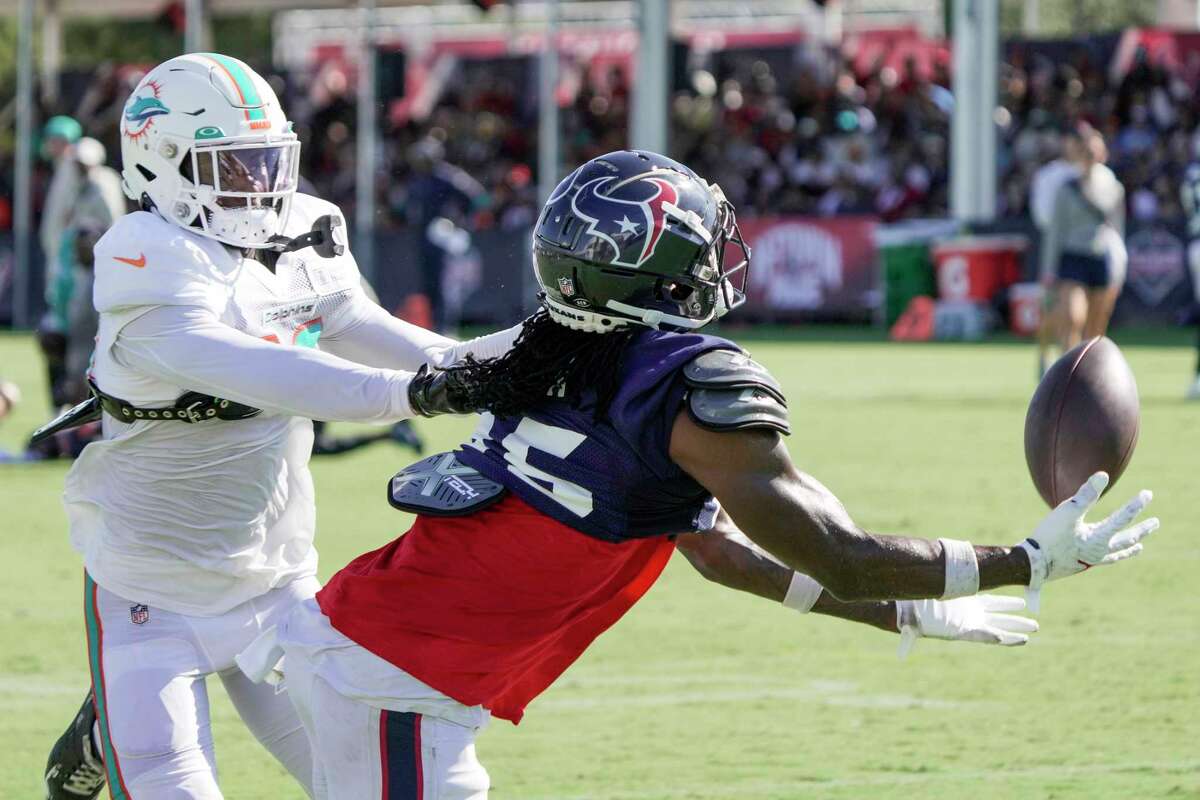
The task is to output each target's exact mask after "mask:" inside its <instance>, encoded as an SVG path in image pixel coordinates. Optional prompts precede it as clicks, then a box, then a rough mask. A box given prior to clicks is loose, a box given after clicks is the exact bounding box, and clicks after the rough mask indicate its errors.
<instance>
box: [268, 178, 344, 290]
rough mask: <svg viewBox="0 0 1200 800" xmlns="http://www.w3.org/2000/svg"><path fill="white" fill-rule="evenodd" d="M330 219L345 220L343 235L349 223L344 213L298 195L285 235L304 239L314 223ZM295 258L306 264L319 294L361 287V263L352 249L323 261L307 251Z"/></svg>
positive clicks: (326, 203) (320, 200)
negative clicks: (355, 258) (304, 235)
mask: <svg viewBox="0 0 1200 800" xmlns="http://www.w3.org/2000/svg"><path fill="white" fill-rule="evenodd" d="M327 215H328V216H332V217H335V218H337V219H340V220H342V231H343V233H344V232H346V227H345V226H346V221H345V218H344V217H343V216H342V211H341V209H339V208H338V207H337V206H336V205H334V204H333V203H330V202H329V201H328V200H322V199H321V198H319V197H313V196H312V195H311V194H301V193H300V192H297V193H296V194H295V195H293V197H292V209H291V211H290V212H289V213H288V221H287V226H286V227H285V228H284V235H286V236H287V237H289V238H294V237H296V236H302V235H303V234H306V233H308V232H309V231H310V230H312V227H313V223H315V222H316V221H317V219H318V218H320V217H324V216H327ZM291 256H292V254H286V255H285V256H284V257H285V258H287V257H291ZM295 257H298V258H300V259H302V260H303V261H304V263H305V265H306V267H307V269H308V273H309V278H310V279H312V282H313V288H314V289H316V290H317V292H318V293H319V294H332V293H333V292H338V291H343V290H345V289H348V288H351V287H354V286H358V285H359V283H360V282H361V281H362V278H361V276H360V275H359V272H358V263H357V262H356V261H355V260H354V255H353V254H352V253H351V252H350V248H349V247H346V248H345V249H344V250H343V251H342V254H341V255H338V256H332V257H330V258H322V257H321V256H320V255H318V254H317V253H316V251H314V250H308V249H306V250H300V251H298V252H297V253H295Z"/></svg>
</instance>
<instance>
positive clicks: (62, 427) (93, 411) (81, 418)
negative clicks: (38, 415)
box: [29, 395, 100, 445]
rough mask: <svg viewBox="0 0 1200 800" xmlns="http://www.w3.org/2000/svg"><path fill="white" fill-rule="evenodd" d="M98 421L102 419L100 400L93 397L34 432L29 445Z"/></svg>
mask: <svg viewBox="0 0 1200 800" xmlns="http://www.w3.org/2000/svg"><path fill="white" fill-rule="evenodd" d="M98 419H100V398H98V397H96V396H95V395H92V396H91V397H89V398H88V399H87V400H84V401H83V402H82V403H80V404H79V405H77V406H75V407H73V408H70V409H68V410H66V411H64V412H63V413H61V414H59V415H58V416H57V417H55V418H54V419H52V420H50V421H49V422H47V423H46V424H45V425H43V426H42V427H40V428H38V429H37V430H36V431H34V432H33V435H32V436H30V437H29V444H30V445H35V444H37V443H38V442H41V441H42V440H43V439H49V438H50V437H51V436H53V435H54V434H56V433H62V432H63V431H69V430H71V429H72V428H79V427H82V426H84V425H87V424H88V423H89V422H95V421H96V420H98Z"/></svg>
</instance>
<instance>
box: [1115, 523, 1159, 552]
mask: <svg viewBox="0 0 1200 800" xmlns="http://www.w3.org/2000/svg"><path fill="white" fill-rule="evenodd" d="M1158 525H1159V522H1158V517H1151V518H1150V519H1145V520H1142V521H1141V522H1139V523H1138V524H1137V525H1134V526H1133V527H1132V528H1126V529H1125V530H1123V531H1121V532H1120V533H1118V534H1117V535H1115V536H1113V537H1112V538H1111V539H1109V540H1108V549H1109V550H1126V549H1128V548H1129V547H1131V546H1133V545H1135V544H1137V543H1138V542H1140V541H1141V540H1142V539H1145V538H1146V537H1147V536H1149V535H1150V534H1152V533H1154V532H1155V531H1156V530H1158Z"/></svg>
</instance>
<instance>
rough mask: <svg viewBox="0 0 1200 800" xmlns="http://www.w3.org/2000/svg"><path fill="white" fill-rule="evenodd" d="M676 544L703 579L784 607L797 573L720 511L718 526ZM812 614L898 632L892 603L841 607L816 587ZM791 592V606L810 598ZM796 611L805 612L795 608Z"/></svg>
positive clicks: (846, 604) (838, 602) (803, 602)
mask: <svg viewBox="0 0 1200 800" xmlns="http://www.w3.org/2000/svg"><path fill="white" fill-rule="evenodd" d="M675 546H676V548H677V549H678V550H679V552H681V553H683V555H684V557H685V558H687V560H688V563H690V564H691V565H692V566H693V567H695V569H696V571H697V572H699V573H700V574H701V575H703V576H704V577H705V578H706V579H708V580H710V581H712V582H714V583H719V584H721V585H722V586H725V587H728V588H730V589H736V590H738V591H741V592H748V593H750V594H754V595H758V596H759V597H762V598H765V599H767V600H771V601H774V602H776V603H784V604H785V605H786V604H788V602H787V601H788V599H789V597H788V595H789V589H791V587H792V583H793V580H794V578H795V576H796V572H795V571H794V570H792V569H789V568H788V567H785V566H783V565H782V564H780V563H779V562H778V561H776V560H775V559H774V558H772V557H771V556H770V555H768V554H767V553H766V552H764V551H763V550H762V549H761V548H759V547H756V546H755V545H754V543H753V542H751V541H750V540H749V539H747V538H746V537H745V536H744V535H743V534H742V533H741V531H739V530H738V529H737V526H736V525H734V524H733V520H732V519H730V518H729V515H728V514H726V513H725V512H724V511H723V510H722V512H721V514H720V516H719V517H718V519H717V524H716V527H715V528H714V529H713V530H711V531H708V532H706V533H685V534H681V535H679V536H677V537H676V538H675ZM816 593H817V594H818V596H817V598H816V602H815V603H813V605H812V607H811V608H810V609H807V610H810V611H812V612H813V613H814V614H825V615H827V616H831V617H839V618H841V619H845V620H850V621H851V622H861V623H864V624H866V625H873V626H874V627H876V628H879V629H880V630H885V631H891V632H892V633H897V632H898V631H899V628H898V627H897V625H896V604H895V603H893V602H890V601H882V602H863V603H843V602H842V601H840V600H838V599H837V598H835V597H834V596H833V595H831V594H829V592H825V591H821V590H820V589H819V588H817V589H816ZM797 594H799V592H797V591H793V592H792V598H791V599H792V600H793V602H792V604H791V605H790V607H793V608H797V605H796V604H797V603H800V604H802V605H807V604H808V602H810V601H811V598H801V597H797V596H796V595H797ZM797 610H803V609H801V608H797Z"/></svg>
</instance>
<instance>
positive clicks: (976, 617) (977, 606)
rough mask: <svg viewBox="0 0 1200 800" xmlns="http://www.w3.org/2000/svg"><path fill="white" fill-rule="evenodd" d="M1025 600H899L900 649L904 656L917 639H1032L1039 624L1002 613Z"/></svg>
mask: <svg viewBox="0 0 1200 800" xmlns="http://www.w3.org/2000/svg"><path fill="white" fill-rule="evenodd" d="M1023 608H1025V601H1024V600H1022V599H1021V598H1019V597H1004V596H1002V595H996V594H976V595H971V596H969V597H956V598H954V599H953V600H897V601H896V618H897V622H896V624H897V626H898V627H899V628H900V650H899V651H898V652H897V655H898V656H900V658H905V657H906V656H907V655H908V653H909V651H910V650H912V648H913V645H914V644H916V643H917V639H920V638H921V637H925V638H929V639H952V640H957V641H961V642H980V643H982V644H999V645H1003V646H1005V647H1016V646H1018V645H1023V644H1025V643H1026V642H1028V641H1029V634H1031V633H1033V632H1034V631H1036V630H1037V629H1038V624H1037V622H1035V621H1034V620H1031V619H1029V618H1028V617H1018V616H1015V615H1013V614H1003V613H1000V612H1003V611H1020V610H1022V609H1023Z"/></svg>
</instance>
